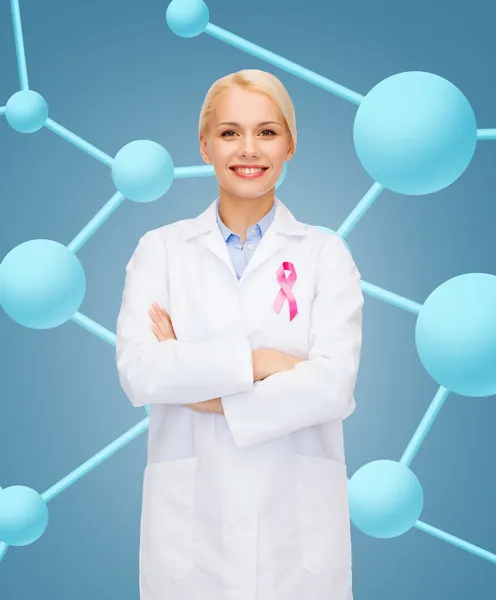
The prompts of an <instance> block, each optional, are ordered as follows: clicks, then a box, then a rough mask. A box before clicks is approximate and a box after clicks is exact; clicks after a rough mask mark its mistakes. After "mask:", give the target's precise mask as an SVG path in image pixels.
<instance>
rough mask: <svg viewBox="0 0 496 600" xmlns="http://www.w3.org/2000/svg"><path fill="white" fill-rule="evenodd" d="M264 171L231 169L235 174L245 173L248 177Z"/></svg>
mask: <svg viewBox="0 0 496 600" xmlns="http://www.w3.org/2000/svg"><path fill="white" fill-rule="evenodd" d="M264 170H265V169H233V171H236V172H237V173H246V174H247V175H249V174H250V173H260V171H264Z"/></svg>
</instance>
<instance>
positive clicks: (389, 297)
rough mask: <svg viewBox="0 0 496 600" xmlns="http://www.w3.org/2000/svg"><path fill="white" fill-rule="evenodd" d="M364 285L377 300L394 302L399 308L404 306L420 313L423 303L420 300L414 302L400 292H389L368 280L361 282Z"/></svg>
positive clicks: (409, 310)
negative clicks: (399, 293)
mask: <svg viewBox="0 0 496 600" xmlns="http://www.w3.org/2000/svg"><path fill="white" fill-rule="evenodd" d="M360 283H361V286H362V291H363V292H364V293H365V294H368V295H369V296H373V297H374V298H376V299H377V300H382V301H383V302H387V303H388V304H392V305H393V306H396V307H397V308H402V309H403V310H406V311H407V312H411V313H413V314H414V315H418V314H419V313H420V310H421V308H422V304H419V303H418V302H414V301H413V300H409V299H408V298H404V297H403V296H400V295H398V294H395V293H393V292H389V291H388V290H385V289H384V288H381V287H379V286H377V285H374V284H373V283H368V282H367V281H363V279H362V281H361V282H360Z"/></svg>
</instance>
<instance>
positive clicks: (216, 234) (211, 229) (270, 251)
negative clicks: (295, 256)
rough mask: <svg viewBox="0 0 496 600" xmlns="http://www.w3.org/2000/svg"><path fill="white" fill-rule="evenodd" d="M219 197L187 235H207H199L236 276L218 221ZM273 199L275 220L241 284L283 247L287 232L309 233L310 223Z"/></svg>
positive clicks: (244, 273)
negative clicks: (304, 221) (301, 219)
mask: <svg viewBox="0 0 496 600" xmlns="http://www.w3.org/2000/svg"><path fill="white" fill-rule="evenodd" d="M217 200H218V199H216V200H214V202H212V203H211V204H210V206H209V207H208V208H207V209H206V210H205V211H204V212H203V213H201V214H200V215H199V216H198V217H196V219H192V221H191V223H190V227H189V231H188V234H187V235H186V236H185V237H186V239H190V238H192V237H195V236H199V235H201V234H205V235H202V236H201V237H200V238H199V239H200V242H201V243H202V244H203V245H204V247H205V248H206V249H207V250H208V251H210V252H212V253H213V254H214V255H215V256H216V257H217V258H218V259H219V260H221V261H222V262H223V263H224V264H225V265H226V266H227V268H228V269H229V271H230V272H231V274H232V276H233V277H234V278H235V279H237V277H236V272H235V271H234V267H233V264H232V260H231V256H230V255H229V250H228V249H227V245H226V243H225V241H224V238H223V237H222V233H221V231H220V229H219V226H218V224H217V211H216V203H217ZM274 202H275V204H276V210H275V214H274V219H273V221H272V223H271V224H270V225H269V227H268V229H267V231H266V232H265V234H264V235H263V237H262V239H261V240H260V243H259V245H258V246H257V249H256V251H255V252H254V254H253V256H252V257H251V259H250V262H249V263H248V265H247V267H246V269H245V271H244V272H243V275H242V277H241V279H240V283H241V282H242V281H243V280H244V279H245V278H246V277H248V276H249V275H250V273H252V272H253V271H254V270H255V269H257V268H258V267H260V266H262V265H263V264H264V263H265V262H266V261H267V260H268V259H269V258H270V257H271V256H273V255H274V254H275V253H276V252H277V251H278V250H280V249H281V248H282V247H283V245H284V243H285V242H286V240H287V238H286V236H287V235H306V234H307V233H308V228H307V226H306V225H305V224H304V223H300V222H298V221H297V220H296V219H295V218H294V216H293V215H292V214H291V212H290V211H289V210H288V208H287V207H286V206H285V205H284V204H283V203H282V202H281V201H280V200H279V198H277V197H275V199H274Z"/></svg>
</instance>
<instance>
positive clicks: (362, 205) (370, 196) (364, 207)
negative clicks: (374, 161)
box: [336, 181, 384, 238]
mask: <svg viewBox="0 0 496 600" xmlns="http://www.w3.org/2000/svg"><path fill="white" fill-rule="evenodd" d="M383 189H384V187H383V186H382V185H381V184H380V183H377V181H376V182H375V183H374V184H373V185H372V187H371V188H370V189H369V191H368V192H367V193H366V194H365V196H364V197H363V198H362V199H361V200H360V202H359V203H358V204H357V205H356V206H355V208H354V209H353V210H352V211H351V213H350V214H349V215H348V217H347V218H346V219H345V221H344V222H343V224H342V225H341V227H340V228H339V229H338V230H337V232H336V233H337V234H338V235H340V236H341V237H342V238H345V237H346V236H347V235H348V234H349V233H350V231H351V230H352V229H353V227H355V225H356V224H357V223H358V221H359V220H360V219H361V218H362V217H363V216H364V215H365V213H366V212H367V211H368V210H369V208H370V207H371V206H372V204H373V203H374V201H375V200H376V199H377V197H378V196H379V194H380V193H381V192H382V190H383Z"/></svg>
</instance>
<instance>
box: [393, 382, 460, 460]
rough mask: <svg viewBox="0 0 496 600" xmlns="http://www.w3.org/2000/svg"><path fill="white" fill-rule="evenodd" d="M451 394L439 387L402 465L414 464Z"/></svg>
mask: <svg viewBox="0 0 496 600" xmlns="http://www.w3.org/2000/svg"><path fill="white" fill-rule="evenodd" d="M449 393H450V391H449V390H448V389H446V388H445V387H443V386H442V385H441V386H439V389H438V391H437V392H436V395H435V396H434V398H433V400H432V402H431V404H430V406H429V408H428V409H427V412H426V413H425V415H424V418H423V419H422V421H421V422H420V424H419V426H418V427H417V431H416V432H415V434H414V435H413V437H412V439H411V441H410V443H409V444H408V446H407V448H406V450H405V452H404V453H403V456H402V457H401V459H400V461H399V462H400V463H401V464H403V465H406V466H407V467H409V466H410V463H411V462H412V460H413V458H414V456H415V455H416V454H417V452H418V450H419V448H420V445H421V444H422V442H423V441H424V439H425V436H426V435H427V433H428V431H429V429H430V428H431V427H432V424H433V423H434V419H435V418H436V417H437V414H438V413H439V411H440V410H441V408H442V406H443V404H444V402H445V400H446V398H447V397H448V395H449Z"/></svg>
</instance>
